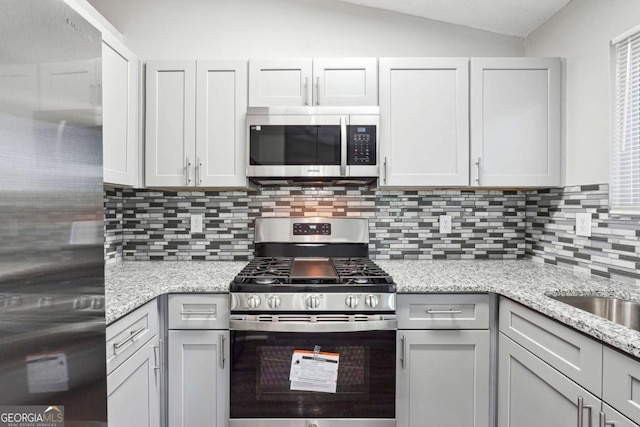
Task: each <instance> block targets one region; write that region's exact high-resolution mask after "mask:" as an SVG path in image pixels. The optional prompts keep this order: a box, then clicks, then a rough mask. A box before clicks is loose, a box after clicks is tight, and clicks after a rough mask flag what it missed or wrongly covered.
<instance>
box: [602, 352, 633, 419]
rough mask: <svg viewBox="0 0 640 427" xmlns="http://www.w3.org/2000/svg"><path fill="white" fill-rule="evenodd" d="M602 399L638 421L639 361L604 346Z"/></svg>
mask: <svg viewBox="0 0 640 427" xmlns="http://www.w3.org/2000/svg"><path fill="white" fill-rule="evenodd" d="M602 361H603V363H602V365H603V372H602V400H604V401H605V402H607V403H609V404H610V405H611V406H613V407H615V408H616V409H617V410H618V411H620V412H622V413H623V414H624V415H625V416H627V417H629V418H631V419H632V420H633V421H634V422H636V423H640V362H638V360H637V359H634V358H631V357H628V356H626V355H624V354H622V353H620V352H618V351H616V350H613V349H610V348H608V347H604V351H603V360H602Z"/></svg>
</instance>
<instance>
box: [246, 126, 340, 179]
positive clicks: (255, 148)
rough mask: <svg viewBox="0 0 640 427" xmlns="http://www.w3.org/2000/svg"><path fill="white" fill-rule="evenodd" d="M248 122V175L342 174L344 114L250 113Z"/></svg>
mask: <svg viewBox="0 0 640 427" xmlns="http://www.w3.org/2000/svg"><path fill="white" fill-rule="evenodd" d="M247 125H248V134H247V140H248V150H247V152H248V162H247V176H249V177H309V178H312V177H335V176H340V175H341V174H340V172H341V171H340V169H341V164H342V152H343V148H342V147H343V144H342V141H343V140H344V139H345V137H344V136H343V135H344V132H345V131H344V128H345V127H344V126H341V116H338V115H323V116H317V115H313V116H304V115H293V116H286V115H281V116H275V115H273V116H248V117H247Z"/></svg>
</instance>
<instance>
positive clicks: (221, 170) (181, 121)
mask: <svg viewBox="0 0 640 427" xmlns="http://www.w3.org/2000/svg"><path fill="white" fill-rule="evenodd" d="M246 69H247V63H246V61H242V60H210V61H197V62H196V61H149V62H147V82H146V103H147V104H146V116H147V121H146V126H147V127H146V129H147V131H146V185H147V186H151V187H153V186H161V187H246V185H247V180H246V164H245V162H246V159H245V140H246V137H245V129H244V124H245V115H246V110H247V71H246ZM196 89H197V90H196ZM196 115H197V117H196Z"/></svg>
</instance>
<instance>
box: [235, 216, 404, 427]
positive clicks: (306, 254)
mask: <svg viewBox="0 0 640 427" xmlns="http://www.w3.org/2000/svg"><path fill="white" fill-rule="evenodd" d="M255 235H256V237H255V254H256V258H255V259H253V260H252V261H251V262H249V264H248V265H247V266H246V267H245V268H244V269H243V270H242V271H241V272H240V274H238V275H237V276H236V277H235V279H234V280H233V282H232V283H231V287H230V291H231V318H230V328H231V382H230V383H231V394H230V409H231V411H230V413H231V420H230V425H231V426H233V427H241V426H242V427H244V426H255V425H259V426H265V427H271V426H273V427H276V426H278V427H283V426H284V427H336V426H348V427H365V426H367V427H372V426H373V427H392V426H395V425H396V420H395V386H396V350H395V349H396V327H397V318H396V314H395V308H396V303H395V302H396V299H395V296H396V295H395V292H396V285H395V283H394V282H393V279H392V278H391V277H390V276H389V275H388V274H386V273H385V272H384V271H383V270H382V269H380V268H379V267H378V266H377V265H376V264H375V263H373V262H372V261H371V260H369V259H368V242H369V232H368V220H367V219H362V218H317V217H315V218H258V219H256V225H255ZM314 350H316V351H318V350H319V351H321V352H330V353H334V354H338V355H339V365H338V374H337V383H336V385H335V392H325V391H309V390H303V391H300V390H294V388H296V387H294V385H293V382H292V381H290V370H291V367H292V363H295V362H294V361H293V354H294V351H303V352H304V351H310V352H312V351H314Z"/></svg>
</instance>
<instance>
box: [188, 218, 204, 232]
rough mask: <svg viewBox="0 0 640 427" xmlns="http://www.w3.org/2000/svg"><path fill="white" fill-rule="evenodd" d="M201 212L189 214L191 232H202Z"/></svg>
mask: <svg viewBox="0 0 640 427" xmlns="http://www.w3.org/2000/svg"><path fill="white" fill-rule="evenodd" d="M202 222H203V221H202V214H193V215H191V232H192V233H202Z"/></svg>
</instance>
